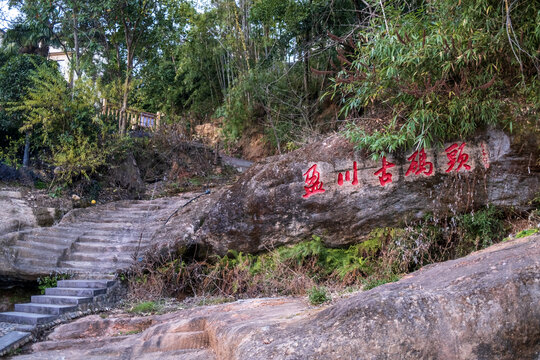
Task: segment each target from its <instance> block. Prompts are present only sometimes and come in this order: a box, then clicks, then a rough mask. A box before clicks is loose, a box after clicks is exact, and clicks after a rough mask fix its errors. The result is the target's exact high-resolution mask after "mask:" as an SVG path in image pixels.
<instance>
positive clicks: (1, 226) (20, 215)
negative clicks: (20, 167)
mask: <svg viewBox="0 0 540 360" xmlns="http://www.w3.org/2000/svg"><path fill="white" fill-rule="evenodd" d="M0 209H2V210H1V211H2V216H0V235H2V234H6V233H9V232H13V231H19V230H24V229H28V228H32V227H36V226H37V225H38V224H37V220H36V217H35V216H34V212H33V211H32V207H31V206H30V205H29V204H28V203H27V202H26V201H25V199H24V198H23V196H22V194H21V193H20V192H19V191H13V190H2V191H0Z"/></svg>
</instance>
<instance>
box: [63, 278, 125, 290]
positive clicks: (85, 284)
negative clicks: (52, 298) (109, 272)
mask: <svg viewBox="0 0 540 360" xmlns="http://www.w3.org/2000/svg"><path fill="white" fill-rule="evenodd" d="M115 283H116V281H114V280H109V279H96V280H59V281H58V285H57V286H58V287H59V288H83V289H102V288H108V287H111V286H113V285H114V284H115Z"/></svg>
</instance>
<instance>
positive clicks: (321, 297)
mask: <svg viewBox="0 0 540 360" xmlns="http://www.w3.org/2000/svg"><path fill="white" fill-rule="evenodd" d="M308 299H309V302H310V303H311V304H312V305H320V304H323V303H325V302H327V301H330V300H332V299H331V298H330V296H329V295H328V293H327V290H326V289H325V288H324V287H317V286H314V287H312V288H311V289H310V290H309V291H308Z"/></svg>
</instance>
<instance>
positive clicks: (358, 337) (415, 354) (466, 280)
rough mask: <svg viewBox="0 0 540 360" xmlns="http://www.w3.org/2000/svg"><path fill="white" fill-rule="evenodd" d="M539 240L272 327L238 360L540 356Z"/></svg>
mask: <svg viewBox="0 0 540 360" xmlns="http://www.w3.org/2000/svg"><path fill="white" fill-rule="evenodd" d="M539 304H540V236H535V237H530V238H528V239H527V238H526V239H520V240H517V241H513V242H510V243H502V244H498V245H495V246H492V247H490V248H488V249H486V250H484V251H480V252H477V253H474V254H472V255H469V256H467V257H465V258H462V259H458V260H453V261H448V262H445V263H441V264H435V265H431V266H428V267H426V268H424V269H422V270H420V271H418V272H416V273H413V274H411V275H410V276H408V277H406V278H405V279H402V280H401V281H399V282H398V283H393V284H387V285H384V286H380V287H378V288H375V289H373V290H370V291H367V292H362V293H359V294H357V295H356V296H354V297H352V298H350V299H347V300H345V301H342V302H340V303H338V304H336V305H335V306H332V307H330V308H328V309H326V310H324V311H322V312H321V313H319V314H317V315H316V316H315V317H314V318H311V319H308V320H305V321H301V322H298V323H295V324H292V325H290V326H288V327H287V328H286V329H281V328H280V329H279V331H280V333H279V336H276V339H275V341H273V342H272V343H271V344H268V345H266V346H261V345H260V340H261V339H263V338H264V337H265V336H268V335H269V334H276V331H277V330H278V329H277V328H275V327H274V328H272V327H271V328H269V329H267V330H265V331H262V332H261V333H260V334H258V335H257V336H252V337H251V338H250V339H249V340H247V341H245V342H244V343H243V344H241V345H240V346H239V348H238V350H237V352H236V353H235V354H236V358H238V359H246V358H249V359H252V360H257V359H261V360H262V359H265V360H266V359H358V358H359V357H360V358H362V359H395V358H404V359H499V360H503V359H538V356H540V306H539Z"/></svg>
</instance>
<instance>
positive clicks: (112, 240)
mask: <svg viewBox="0 0 540 360" xmlns="http://www.w3.org/2000/svg"><path fill="white" fill-rule="evenodd" d="M139 237H140V233H139V234H137V233H135V232H134V233H133V234H131V236H130V235H126V234H123V235H122V236H110V237H108V236H105V235H102V236H98V235H88V236H81V237H80V238H79V240H77V244H82V243H94V244H95V243H105V244H128V245H132V244H138V243H139ZM150 239H151V236H144V234H143V237H142V239H141V243H143V242H145V241H150Z"/></svg>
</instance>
